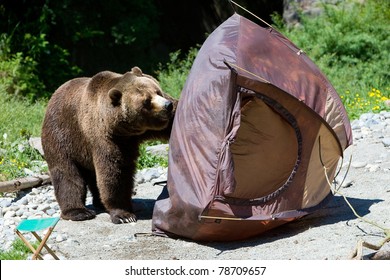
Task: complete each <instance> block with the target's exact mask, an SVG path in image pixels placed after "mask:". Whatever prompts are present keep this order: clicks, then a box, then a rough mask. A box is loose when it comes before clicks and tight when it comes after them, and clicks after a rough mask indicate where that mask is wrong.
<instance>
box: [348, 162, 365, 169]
mask: <svg viewBox="0 0 390 280" xmlns="http://www.w3.org/2000/svg"><path fill="white" fill-rule="evenodd" d="M366 165H367V162H364V161H355V162H352V163H351V166H352V167H353V168H363V167H365V166H366Z"/></svg>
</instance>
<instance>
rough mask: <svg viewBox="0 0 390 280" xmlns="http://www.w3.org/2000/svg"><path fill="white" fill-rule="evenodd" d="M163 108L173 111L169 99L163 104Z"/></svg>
mask: <svg viewBox="0 0 390 280" xmlns="http://www.w3.org/2000/svg"><path fill="white" fill-rule="evenodd" d="M164 108H165V110H167V111H168V112H169V113H170V112H172V111H173V103H172V102H171V101H169V100H167V102H166V103H165V105H164Z"/></svg>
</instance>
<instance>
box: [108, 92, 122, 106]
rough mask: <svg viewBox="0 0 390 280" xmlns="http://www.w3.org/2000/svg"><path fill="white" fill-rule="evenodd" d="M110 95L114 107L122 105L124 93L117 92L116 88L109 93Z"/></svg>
mask: <svg viewBox="0 0 390 280" xmlns="http://www.w3.org/2000/svg"><path fill="white" fill-rule="evenodd" d="M108 95H109V96H110V99H111V104H112V105H113V106H119V105H121V98H122V92H120V91H119V90H117V89H116V88H112V89H110V91H109V92H108Z"/></svg>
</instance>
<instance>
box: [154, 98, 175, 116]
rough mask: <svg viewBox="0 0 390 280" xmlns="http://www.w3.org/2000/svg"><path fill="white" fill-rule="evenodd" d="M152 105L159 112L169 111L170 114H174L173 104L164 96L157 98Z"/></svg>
mask: <svg viewBox="0 0 390 280" xmlns="http://www.w3.org/2000/svg"><path fill="white" fill-rule="evenodd" d="M152 104H153V106H154V108H156V109H157V110H161V111H164V110H165V111H167V112H168V113H170V112H172V110H173V104H172V102H171V101H170V100H168V99H166V98H164V97H162V96H159V95H157V96H155V97H154V99H153V101H152Z"/></svg>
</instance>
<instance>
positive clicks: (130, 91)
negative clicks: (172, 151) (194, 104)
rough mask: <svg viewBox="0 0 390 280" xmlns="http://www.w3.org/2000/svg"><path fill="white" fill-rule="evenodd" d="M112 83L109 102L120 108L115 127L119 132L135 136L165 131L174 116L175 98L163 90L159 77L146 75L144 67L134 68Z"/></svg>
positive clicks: (112, 106) (115, 107)
mask: <svg viewBox="0 0 390 280" xmlns="http://www.w3.org/2000/svg"><path fill="white" fill-rule="evenodd" d="M109 84H110V89H109V91H108V97H109V103H110V106H111V109H112V110H114V111H116V113H115V114H114V115H115V123H116V124H115V126H114V127H112V129H113V133H114V134H115V135H120V136H131V135H139V134H142V133H144V132H145V131H147V130H162V129H164V128H166V127H167V126H168V124H169V122H170V121H171V119H172V118H173V115H174V105H173V103H172V100H173V99H172V98H170V97H169V96H168V95H167V94H166V93H164V92H163V91H162V89H161V87H160V84H159V83H158V81H157V80H156V79H155V78H153V77H152V76H149V75H146V74H143V73H142V71H141V69H140V68H138V67H133V68H132V69H131V71H130V72H127V73H125V74H124V75H120V76H119V77H117V78H116V79H115V81H113V82H112V83H109ZM167 98H170V99H172V100H169V99H167Z"/></svg>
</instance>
